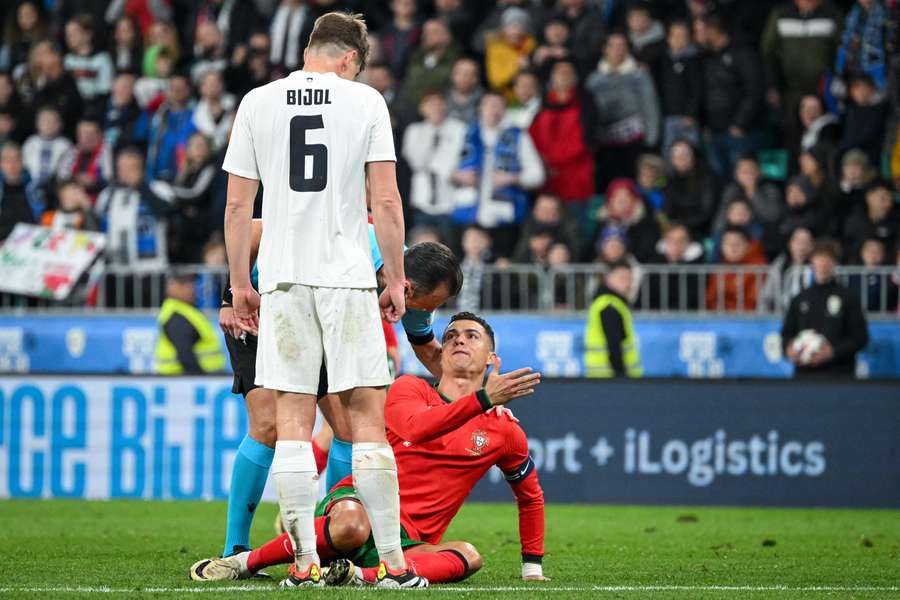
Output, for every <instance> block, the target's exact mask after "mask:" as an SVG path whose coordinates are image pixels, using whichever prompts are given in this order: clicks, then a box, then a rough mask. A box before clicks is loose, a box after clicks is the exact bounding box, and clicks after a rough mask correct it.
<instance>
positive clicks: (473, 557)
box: [454, 542, 484, 575]
mask: <svg viewBox="0 0 900 600" xmlns="http://www.w3.org/2000/svg"><path fill="white" fill-rule="evenodd" d="M454 546H455V547H454V550H456V551H457V552H459V553H460V554H462V555H463V558H465V559H466V563H468V565H469V568H468V570H467V572H466V575H471V574H473V573H475V572H477V571H480V570H481V567H483V566H484V559H482V558H481V554H480V553H479V552H478V549H477V548H476V547H475V546H473V545H472V544H470V543H469V542H457V543H456V544H455V545H454Z"/></svg>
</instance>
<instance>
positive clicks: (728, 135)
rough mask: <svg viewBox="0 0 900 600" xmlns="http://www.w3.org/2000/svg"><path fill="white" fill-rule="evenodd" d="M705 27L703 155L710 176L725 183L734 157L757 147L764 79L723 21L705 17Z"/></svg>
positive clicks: (747, 49) (755, 59)
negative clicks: (705, 149) (704, 154)
mask: <svg viewBox="0 0 900 600" xmlns="http://www.w3.org/2000/svg"><path fill="white" fill-rule="evenodd" d="M704 22H705V26H706V47H707V49H708V50H709V52H708V53H707V54H706V56H705V57H704V59H703V73H704V79H703V84H704V85H703V108H704V110H705V121H706V126H707V128H708V129H709V136H708V140H707V153H708V158H709V163H710V165H711V166H712V169H713V171H714V172H715V173H716V175H718V176H719V178H720V179H721V180H723V181H725V180H727V179H728V178H729V177H730V176H731V174H732V173H733V172H734V165H735V163H736V162H737V160H738V158H740V157H741V156H744V155H746V154H751V153H753V152H755V151H756V150H757V147H758V145H759V143H758V138H759V130H760V129H761V127H762V125H763V122H764V112H763V110H762V109H763V94H762V88H763V76H762V71H761V69H760V66H759V58H758V57H757V55H756V52H755V51H754V50H753V49H752V48H750V47H747V46H738V45H735V44H733V43H732V40H731V34H730V33H729V32H728V30H727V28H726V26H725V24H724V22H723V21H722V19H721V17H717V16H714V15H713V16H709V17H706V19H705V21H704Z"/></svg>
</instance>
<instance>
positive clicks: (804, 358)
mask: <svg viewBox="0 0 900 600" xmlns="http://www.w3.org/2000/svg"><path fill="white" fill-rule="evenodd" d="M824 343H825V336H823V335H822V334H821V333H818V332H817V331H815V330H814V329H804V330H803V331H801V332H800V333H799V334H798V335H797V337H795V338H794V341H793V343H792V344H791V347H792V348H793V349H794V352H796V353H797V357H798V359H799V361H800V364H801V365H808V364H809V361H810V360H811V359H812V357H813V355H814V354H815V353H816V352H818V351H819V350H821V349H822V344H824Z"/></svg>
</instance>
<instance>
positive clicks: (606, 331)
mask: <svg viewBox="0 0 900 600" xmlns="http://www.w3.org/2000/svg"><path fill="white" fill-rule="evenodd" d="M631 278H632V273H631V265H629V264H628V263H627V262H626V261H619V262H615V263H612V264H611V265H609V270H608V271H607V273H606V275H605V276H604V278H603V285H601V286H600V289H599V290H598V292H597V297H596V298H595V299H594V302H593V303H592V304H591V307H590V309H589V310H588V318H587V323H586V324H585V327H584V346H585V353H584V368H585V375H586V376H587V377H641V376H642V375H643V373H644V369H643V367H642V366H641V355H640V350H639V348H638V338H637V335H635V333H634V324H633V323H632V320H631V310H630V309H629V308H628V301H627V300H625V298H626V297H627V294H628V290H630V289H631V281H632V280H631Z"/></svg>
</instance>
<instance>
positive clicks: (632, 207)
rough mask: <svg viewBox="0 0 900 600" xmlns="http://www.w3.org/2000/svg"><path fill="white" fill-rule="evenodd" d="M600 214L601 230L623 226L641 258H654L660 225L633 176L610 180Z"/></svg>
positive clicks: (642, 260) (598, 215)
mask: <svg viewBox="0 0 900 600" xmlns="http://www.w3.org/2000/svg"><path fill="white" fill-rule="evenodd" d="M596 218H597V221H598V223H599V230H600V231H601V232H602V231H603V230H604V229H605V228H606V227H609V226H615V227H618V228H621V230H622V231H623V232H624V234H625V235H626V236H627V239H628V242H629V244H630V248H631V251H632V252H633V253H634V256H635V258H636V259H637V260H638V261H639V262H647V261H650V260H652V258H653V256H654V254H655V251H656V242H657V241H658V240H659V226H658V225H657V224H656V220H655V219H654V218H653V213H652V211H651V210H650V209H649V207H648V205H647V204H646V203H645V202H644V201H643V199H642V198H641V195H640V192H639V191H638V189H637V186H636V185H635V184H634V182H633V181H632V180H630V179H626V178H624V177H620V178H617V179H614V180H613V181H612V182H611V183H610V184H609V187H608V188H606V204H604V205H603V206H602V207H601V208H600V210H599V211H598V212H597V216H596Z"/></svg>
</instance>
